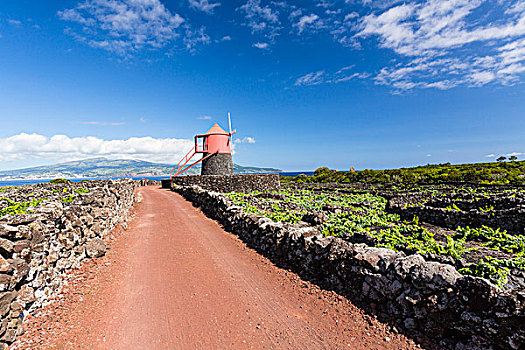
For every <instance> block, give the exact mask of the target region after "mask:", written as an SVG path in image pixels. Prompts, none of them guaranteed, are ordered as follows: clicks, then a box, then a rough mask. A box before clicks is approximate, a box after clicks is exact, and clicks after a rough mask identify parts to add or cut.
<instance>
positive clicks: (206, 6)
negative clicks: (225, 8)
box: [189, 0, 221, 13]
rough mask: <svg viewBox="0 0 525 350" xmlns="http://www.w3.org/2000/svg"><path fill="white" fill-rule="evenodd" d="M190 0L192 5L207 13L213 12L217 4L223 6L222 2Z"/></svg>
mask: <svg viewBox="0 0 525 350" xmlns="http://www.w3.org/2000/svg"><path fill="white" fill-rule="evenodd" d="M189 2H190V7H192V8H195V9H197V10H201V11H203V12H206V13H213V9H215V8H216V7H217V6H221V3H220V2H215V3H211V4H210V3H209V2H208V0H189Z"/></svg>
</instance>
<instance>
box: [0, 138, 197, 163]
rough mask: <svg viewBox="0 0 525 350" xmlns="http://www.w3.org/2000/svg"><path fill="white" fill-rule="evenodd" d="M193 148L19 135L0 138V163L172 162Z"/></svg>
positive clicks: (176, 143) (153, 141)
mask: <svg viewBox="0 0 525 350" xmlns="http://www.w3.org/2000/svg"><path fill="white" fill-rule="evenodd" d="M192 146H193V141H192V140H186V139H173V138H167V139H157V138H152V137H131V138H129V139H125V140H104V139H101V138H98V137H94V136H87V137H69V136H66V135H54V136H52V137H46V136H44V135H39V134H26V133H21V134H18V135H14V136H11V137H7V138H0V149H2V153H1V154H0V162H7V161H13V160H23V159H62V160H65V159H80V158H86V157H93V156H108V157H114V158H127V159H129V158H133V159H147V160H151V161H156V162H173V161H175V160H178V159H180V158H181V157H183V156H184V154H186V152H187V151H188V149H190V148H191V147H192Z"/></svg>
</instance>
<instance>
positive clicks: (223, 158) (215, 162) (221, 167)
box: [201, 153, 233, 175]
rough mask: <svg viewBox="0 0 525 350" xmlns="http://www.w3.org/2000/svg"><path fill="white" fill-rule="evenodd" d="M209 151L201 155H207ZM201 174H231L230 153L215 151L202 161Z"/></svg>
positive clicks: (231, 162)
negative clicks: (215, 152)
mask: <svg viewBox="0 0 525 350" xmlns="http://www.w3.org/2000/svg"><path fill="white" fill-rule="evenodd" d="M208 155H209V153H204V154H203V155H202V156H203V157H207V156H208ZM201 175H233V161H232V155H231V153H217V154H214V155H212V156H210V157H209V158H206V159H204V160H203V161H202V168H201Z"/></svg>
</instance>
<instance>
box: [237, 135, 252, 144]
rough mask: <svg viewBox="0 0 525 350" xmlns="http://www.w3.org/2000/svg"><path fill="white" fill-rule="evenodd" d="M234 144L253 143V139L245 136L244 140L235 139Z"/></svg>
mask: <svg viewBox="0 0 525 350" xmlns="http://www.w3.org/2000/svg"><path fill="white" fill-rule="evenodd" d="M234 143H251V144H253V143H255V139H254V138H253V137H250V136H246V137H245V138H242V139H236V140H235V141H234Z"/></svg>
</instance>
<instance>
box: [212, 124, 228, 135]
mask: <svg viewBox="0 0 525 350" xmlns="http://www.w3.org/2000/svg"><path fill="white" fill-rule="evenodd" d="M210 134H219V135H229V133H228V132H227V131H224V130H223V129H222V128H221V127H220V126H219V124H217V123H215V125H213V126H212V127H211V129H210V130H208V131H206V135H210Z"/></svg>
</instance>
